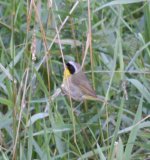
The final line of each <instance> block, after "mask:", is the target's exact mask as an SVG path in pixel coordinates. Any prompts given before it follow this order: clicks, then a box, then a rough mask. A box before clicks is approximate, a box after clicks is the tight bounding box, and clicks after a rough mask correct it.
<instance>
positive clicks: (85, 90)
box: [61, 61, 105, 102]
mask: <svg viewBox="0 0 150 160" xmlns="http://www.w3.org/2000/svg"><path fill="white" fill-rule="evenodd" d="M61 88H62V91H63V93H64V94H66V95H67V96H69V97H71V99H73V100H75V101H84V100H98V101H102V102H105V100H104V99H103V98H102V97H100V96H97V94H96V92H95V90H94V89H93V88H92V86H91V83H90V81H89V80H88V78H87V76H86V75H85V73H84V72H83V71H82V68H81V65H80V64H79V63H76V62H74V61H69V62H67V63H66V64H65V68H64V73H63V83H62V85H61Z"/></svg>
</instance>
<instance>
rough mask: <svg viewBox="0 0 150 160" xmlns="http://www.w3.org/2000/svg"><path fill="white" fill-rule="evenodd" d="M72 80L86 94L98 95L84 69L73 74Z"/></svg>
mask: <svg viewBox="0 0 150 160" xmlns="http://www.w3.org/2000/svg"><path fill="white" fill-rule="evenodd" d="M72 82H73V83H74V84H75V85H76V86H78V87H79V88H80V89H81V91H82V93H83V94H84V95H87V96H93V97H97V95H96V93H95V91H94V90H93V88H92V86H91V84H90V82H89V80H88V79H87V77H86V75H85V74H84V73H83V72H82V71H80V72H78V73H76V74H74V75H72Z"/></svg>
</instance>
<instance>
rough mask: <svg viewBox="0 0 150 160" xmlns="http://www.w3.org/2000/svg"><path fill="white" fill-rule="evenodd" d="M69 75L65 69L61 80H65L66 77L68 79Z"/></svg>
mask: <svg viewBox="0 0 150 160" xmlns="http://www.w3.org/2000/svg"><path fill="white" fill-rule="evenodd" d="M70 75H71V73H70V71H69V70H68V68H65V70H64V77H63V80H66V79H67V78H68V77H70Z"/></svg>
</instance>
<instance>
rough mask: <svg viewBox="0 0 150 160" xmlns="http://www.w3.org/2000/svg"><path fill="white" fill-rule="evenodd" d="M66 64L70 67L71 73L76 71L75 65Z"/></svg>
mask: <svg viewBox="0 0 150 160" xmlns="http://www.w3.org/2000/svg"><path fill="white" fill-rule="evenodd" d="M66 66H67V68H68V70H69V71H70V73H71V74H74V73H75V67H74V66H73V65H72V64H70V63H67V64H66Z"/></svg>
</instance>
